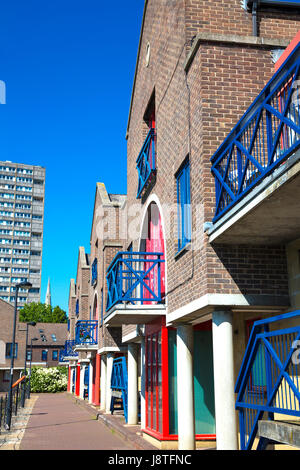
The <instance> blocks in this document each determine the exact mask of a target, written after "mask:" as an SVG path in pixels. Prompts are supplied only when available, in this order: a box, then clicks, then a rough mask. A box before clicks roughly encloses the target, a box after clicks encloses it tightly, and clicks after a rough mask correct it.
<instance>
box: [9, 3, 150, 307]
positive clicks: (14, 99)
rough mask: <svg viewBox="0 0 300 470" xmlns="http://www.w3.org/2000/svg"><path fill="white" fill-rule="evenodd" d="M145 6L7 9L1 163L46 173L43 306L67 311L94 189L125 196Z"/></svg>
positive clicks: (15, 5)
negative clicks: (37, 167)
mask: <svg viewBox="0 0 300 470" xmlns="http://www.w3.org/2000/svg"><path fill="white" fill-rule="evenodd" d="M143 4H144V2H143V0H129V1H128V2H124V1H121V0H115V1H114V2H113V3H110V2H108V3H106V2H104V1H101V0H84V1H79V0H52V1H51V2H41V0H27V1H26V2H24V0H12V1H10V2H2V5H1V26H0V54H1V61H0V63H1V66H0V80H2V81H4V82H5V84H6V104H4V105H3V104H1V105H0V160H11V161H13V162H20V163H28V164H33V165H41V166H44V167H46V197H45V220H44V247H43V267H42V288H41V301H42V302H44V300H45V293H46V287H47V282H48V277H50V280H51V293H52V304H53V305H60V306H61V307H62V308H64V309H67V303H68V289H69V280H70V278H71V277H75V276H76V267H77V254H78V247H79V246H80V245H83V246H85V248H86V250H89V237H90V229H91V222H92V211H93V203H94V195H95V186H96V182H97V181H103V182H105V184H106V186H107V189H108V191H109V192H111V193H126V140H125V133H126V125H127V119H128V112H129V104H130V97H131V91H132V85H133V78H134V70H135V62H136V55H137V49H138V41H139V34H140V28H141V22H142V13H143Z"/></svg>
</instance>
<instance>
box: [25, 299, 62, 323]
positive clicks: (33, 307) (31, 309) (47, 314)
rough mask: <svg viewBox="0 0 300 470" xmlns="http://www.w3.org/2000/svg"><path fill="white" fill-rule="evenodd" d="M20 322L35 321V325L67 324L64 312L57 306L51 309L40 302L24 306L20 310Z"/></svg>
mask: <svg viewBox="0 0 300 470" xmlns="http://www.w3.org/2000/svg"><path fill="white" fill-rule="evenodd" d="M19 321H20V322H24V323H27V322H30V321H35V322H36V323H67V321H68V318H67V315H66V312H65V311H64V310H62V309H61V308H60V307H59V306H56V307H54V308H53V307H51V305H46V304H43V303H41V302H31V303H30V304H25V305H24V307H23V308H22V309H21V310H20V317H19Z"/></svg>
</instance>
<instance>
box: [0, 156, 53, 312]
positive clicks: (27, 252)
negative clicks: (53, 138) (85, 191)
mask: <svg viewBox="0 0 300 470" xmlns="http://www.w3.org/2000/svg"><path fill="white" fill-rule="evenodd" d="M44 195H45V168H43V167H40V166H35V165H25V164H22V163H12V162H10V161H0V299H3V300H5V301H7V302H14V298H15V286H16V284H19V283H20V282H23V281H29V282H31V284H32V288H31V289H30V290H29V291H28V290H26V289H19V297H18V305H19V306H22V305H24V304H25V303H30V302H39V301H40V288H41V269H42V247H43V221H44Z"/></svg>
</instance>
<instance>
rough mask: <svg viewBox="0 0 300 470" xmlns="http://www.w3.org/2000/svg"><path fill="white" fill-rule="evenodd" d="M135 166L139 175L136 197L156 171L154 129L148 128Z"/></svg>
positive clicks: (138, 196) (140, 193)
mask: <svg viewBox="0 0 300 470" xmlns="http://www.w3.org/2000/svg"><path fill="white" fill-rule="evenodd" d="M136 168H137V171H138V176H139V183H138V191H137V199H139V198H140V197H141V195H142V192H143V190H144V189H145V188H146V187H147V186H148V184H149V183H150V181H151V177H152V175H153V174H154V173H155V171H156V163H155V131H154V129H150V131H149V132H148V135H147V137H146V140H145V142H144V144H143V147H142V149H141V151H140V153H139V156H138V158H137V160H136Z"/></svg>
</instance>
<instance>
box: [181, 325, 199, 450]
mask: <svg viewBox="0 0 300 470" xmlns="http://www.w3.org/2000/svg"><path fill="white" fill-rule="evenodd" d="M193 350H194V330H193V326H192V325H182V326H179V327H178V328H177V400H178V450H194V449H195V407H194V370H193Z"/></svg>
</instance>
